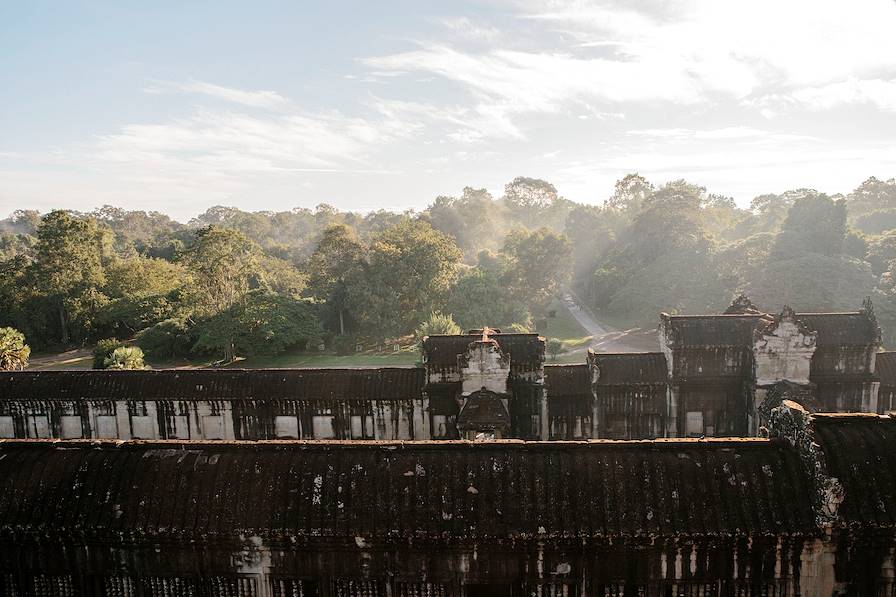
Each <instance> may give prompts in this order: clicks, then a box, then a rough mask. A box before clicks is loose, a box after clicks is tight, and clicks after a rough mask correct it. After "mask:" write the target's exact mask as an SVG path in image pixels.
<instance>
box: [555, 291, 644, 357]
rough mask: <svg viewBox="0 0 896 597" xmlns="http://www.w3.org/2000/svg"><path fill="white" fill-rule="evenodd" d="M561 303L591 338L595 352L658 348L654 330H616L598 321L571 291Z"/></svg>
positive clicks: (564, 296) (638, 350)
mask: <svg viewBox="0 0 896 597" xmlns="http://www.w3.org/2000/svg"><path fill="white" fill-rule="evenodd" d="M563 304H564V305H565V306H566V308H567V309H568V310H569V312H570V314H572V316H573V317H574V318H575V319H576V321H578V322H579V325H581V326H582V327H583V328H585V329H586V330H587V331H588V333H589V334H591V336H593V339H592V340H591V346H590V348H592V349H594V350H595V351H597V352H652V351H657V350H659V341H658V340H657V337H656V330H645V329H643V328H638V327H636V328H631V329H628V330H617V329H616V328H614V327H612V326H609V325H607V324H605V323H602V322H600V321H598V320H597V319H596V318H595V317H594V314H592V313H591V311H589V310H588V308H587V307H585V306H583V305H582V304H581V301H580V300H579V299H578V297H577V296H576V295H575V294H573V293H572V292H571V291H567V292H565V293H564V295H563Z"/></svg>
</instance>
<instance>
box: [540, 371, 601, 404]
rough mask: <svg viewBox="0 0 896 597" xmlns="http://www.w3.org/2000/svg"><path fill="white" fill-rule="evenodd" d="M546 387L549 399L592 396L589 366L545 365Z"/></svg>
mask: <svg viewBox="0 0 896 597" xmlns="http://www.w3.org/2000/svg"><path fill="white" fill-rule="evenodd" d="M544 387H545V389H546V390H547V393H548V398H549V399H550V398H572V397H576V396H590V395H591V372H590V370H589V368H588V365H545V367H544Z"/></svg>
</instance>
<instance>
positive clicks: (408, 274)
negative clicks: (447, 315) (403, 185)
mask: <svg viewBox="0 0 896 597" xmlns="http://www.w3.org/2000/svg"><path fill="white" fill-rule="evenodd" d="M462 256H463V255H462V253H461V252H460V249H458V248H457V245H456V244H454V241H453V240H451V239H450V238H449V237H447V236H446V235H444V234H442V233H441V232H438V231H436V230H433V228H432V226H430V225H429V224H428V223H426V222H422V221H419V220H406V221H404V222H401V223H399V224H397V225H395V226H393V227H391V228H388V229H386V230H384V231H383V232H382V233H380V234H378V235H377V236H376V237H374V239H373V242H372V243H371V245H370V249H369V252H368V259H367V263H366V264H364V267H363V268H362V269H361V270H360V271H359V272H358V274H357V275H355V276H353V278H352V283H351V284H349V286H348V288H349V303H350V304H351V305H352V308H353V310H354V312H355V313H357V314H358V318H359V321H360V322H361V323H362V324H363V326H364V328H365V329H366V330H367V331H368V332H369V333H373V334H377V335H379V336H381V337H384V336H385V335H388V334H404V333H408V332H410V331H412V330H413V329H414V326H415V325H416V324H417V323H418V322H420V321H422V320H423V319H424V318H426V317H427V316H429V314H430V313H431V312H433V311H438V310H440V309H441V307H442V306H443V304H444V301H445V298H446V295H447V293H448V290H449V288H450V287H451V284H452V283H453V282H454V280H455V278H456V277H457V270H458V267H459V265H460V261H461V258H462Z"/></svg>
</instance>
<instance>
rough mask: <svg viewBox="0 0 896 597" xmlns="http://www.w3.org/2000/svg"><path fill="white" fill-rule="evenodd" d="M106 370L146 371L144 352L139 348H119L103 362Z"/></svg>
mask: <svg viewBox="0 0 896 597" xmlns="http://www.w3.org/2000/svg"><path fill="white" fill-rule="evenodd" d="M103 364H104V365H105V367H104V368H105V369H146V368H147V367H146V364H145V363H144V362H143V351H142V350H140V348H139V347H137V346H119V347H118V348H116V349H115V350H113V351H112V354H110V355H109V356H108V357H106V360H105V361H104V362H103Z"/></svg>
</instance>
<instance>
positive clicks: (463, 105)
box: [0, 0, 896, 220]
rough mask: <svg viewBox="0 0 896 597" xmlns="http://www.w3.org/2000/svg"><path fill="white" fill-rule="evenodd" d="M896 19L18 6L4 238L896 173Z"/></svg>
mask: <svg viewBox="0 0 896 597" xmlns="http://www.w3.org/2000/svg"><path fill="white" fill-rule="evenodd" d="M894 30H896V2H894V1H893V0H856V1H855V2H849V3H844V2H841V1H837V2H834V1H830V2H829V1H825V0H820V1H819V0H814V1H808V0H789V1H788V2H786V3H781V2H777V1H772V0H757V1H755V2H750V3H744V2H726V1H721V0H679V1H675V2H663V3H659V2H639V1H629V2H614V1H594V2H588V1H575V0H569V1H565V0H558V1H556V2H533V1H528V0H518V1H517V0H495V1H492V2H438V3H436V2H419V1H418V2H385V1H384V2H369V1H368V2H326V3H324V2H314V3H312V2H252V3H234V2H221V1H216V2H142V3H138V2H75V1H72V2H40V1H33V0H32V1H29V2H4V3H0V216H2V215H5V214H6V213H8V212H10V211H12V210H14V209H21V208H31V209H39V210H41V211H46V210H48V209H51V208H54V207H64V208H72V209H79V210H89V209H92V208H94V207H98V206H100V205H103V204H107V203H108V204H114V205H120V206H123V207H128V208H134V209H146V210H159V211H164V212H166V213H169V214H171V215H173V216H175V217H177V218H178V219H181V220H186V219H189V218H190V217H192V216H194V215H196V214H198V213H200V212H202V211H204V210H205V209H206V208H208V207H210V206H212V205H217V204H222V205H233V206H237V207H241V208H244V209H252V210H261V209H268V210H285V209H290V208H293V207H313V206H315V205H317V204H318V203H321V202H327V203H330V204H333V205H335V206H337V207H340V208H343V209H359V210H370V209H377V208H389V209H409V208H417V209H419V208H422V207H423V206H425V205H426V204H427V203H429V202H430V201H431V200H432V199H433V198H434V197H435V196H437V195H440V194H447V195H450V194H459V193H460V191H461V189H462V188H463V187H464V186H467V185H470V186H475V187H486V188H488V189H490V190H492V191H493V192H494V193H496V194H499V193H500V191H501V189H502V187H503V185H504V183H506V182H507V181H509V180H510V179H512V178H513V177H515V176H518V175H526V176H536V177H541V178H545V179H547V180H550V181H551V182H553V183H554V184H555V185H556V186H557V187H558V190H559V191H560V192H561V194H563V195H565V196H567V197H569V198H571V199H575V200H579V201H585V202H589V203H600V202H602V201H603V200H604V199H605V198H606V197H607V196H608V195H609V194H610V193H611V191H612V185H613V182H614V181H615V180H616V179H618V178H620V177H621V176H623V175H624V174H626V173H628V172H632V171H639V172H641V173H642V174H644V175H645V176H647V177H648V178H650V179H651V180H653V181H655V182H658V183H661V182H664V181H666V180H671V179H675V178H686V179H688V180H690V181H692V182H696V183H700V184H702V185H705V186H706V187H708V189H709V190H711V191H713V192H717V193H724V194H728V195H731V196H733V197H735V199H736V200H737V201H738V202H739V203H741V204H747V203H748V202H749V200H750V199H751V198H752V197H753V196H755V195H757V194H760V193H764V192H780V191H783V190H786V189H788V188H796V187H802V186H813V187H816V188H819V189H821V190H825V191H828V192H832V193H833V192H848V191H849V190H850V189H852V188H853V187H855V186H856V185H858V183H860V182H861V181H862V180H863V179H864V178H866V177H867V176H870V175H875V176H878V177H880V178H890V177H893V176H896V144H894V140H896V36H894V35H893V31H894Z"/></svg>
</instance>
